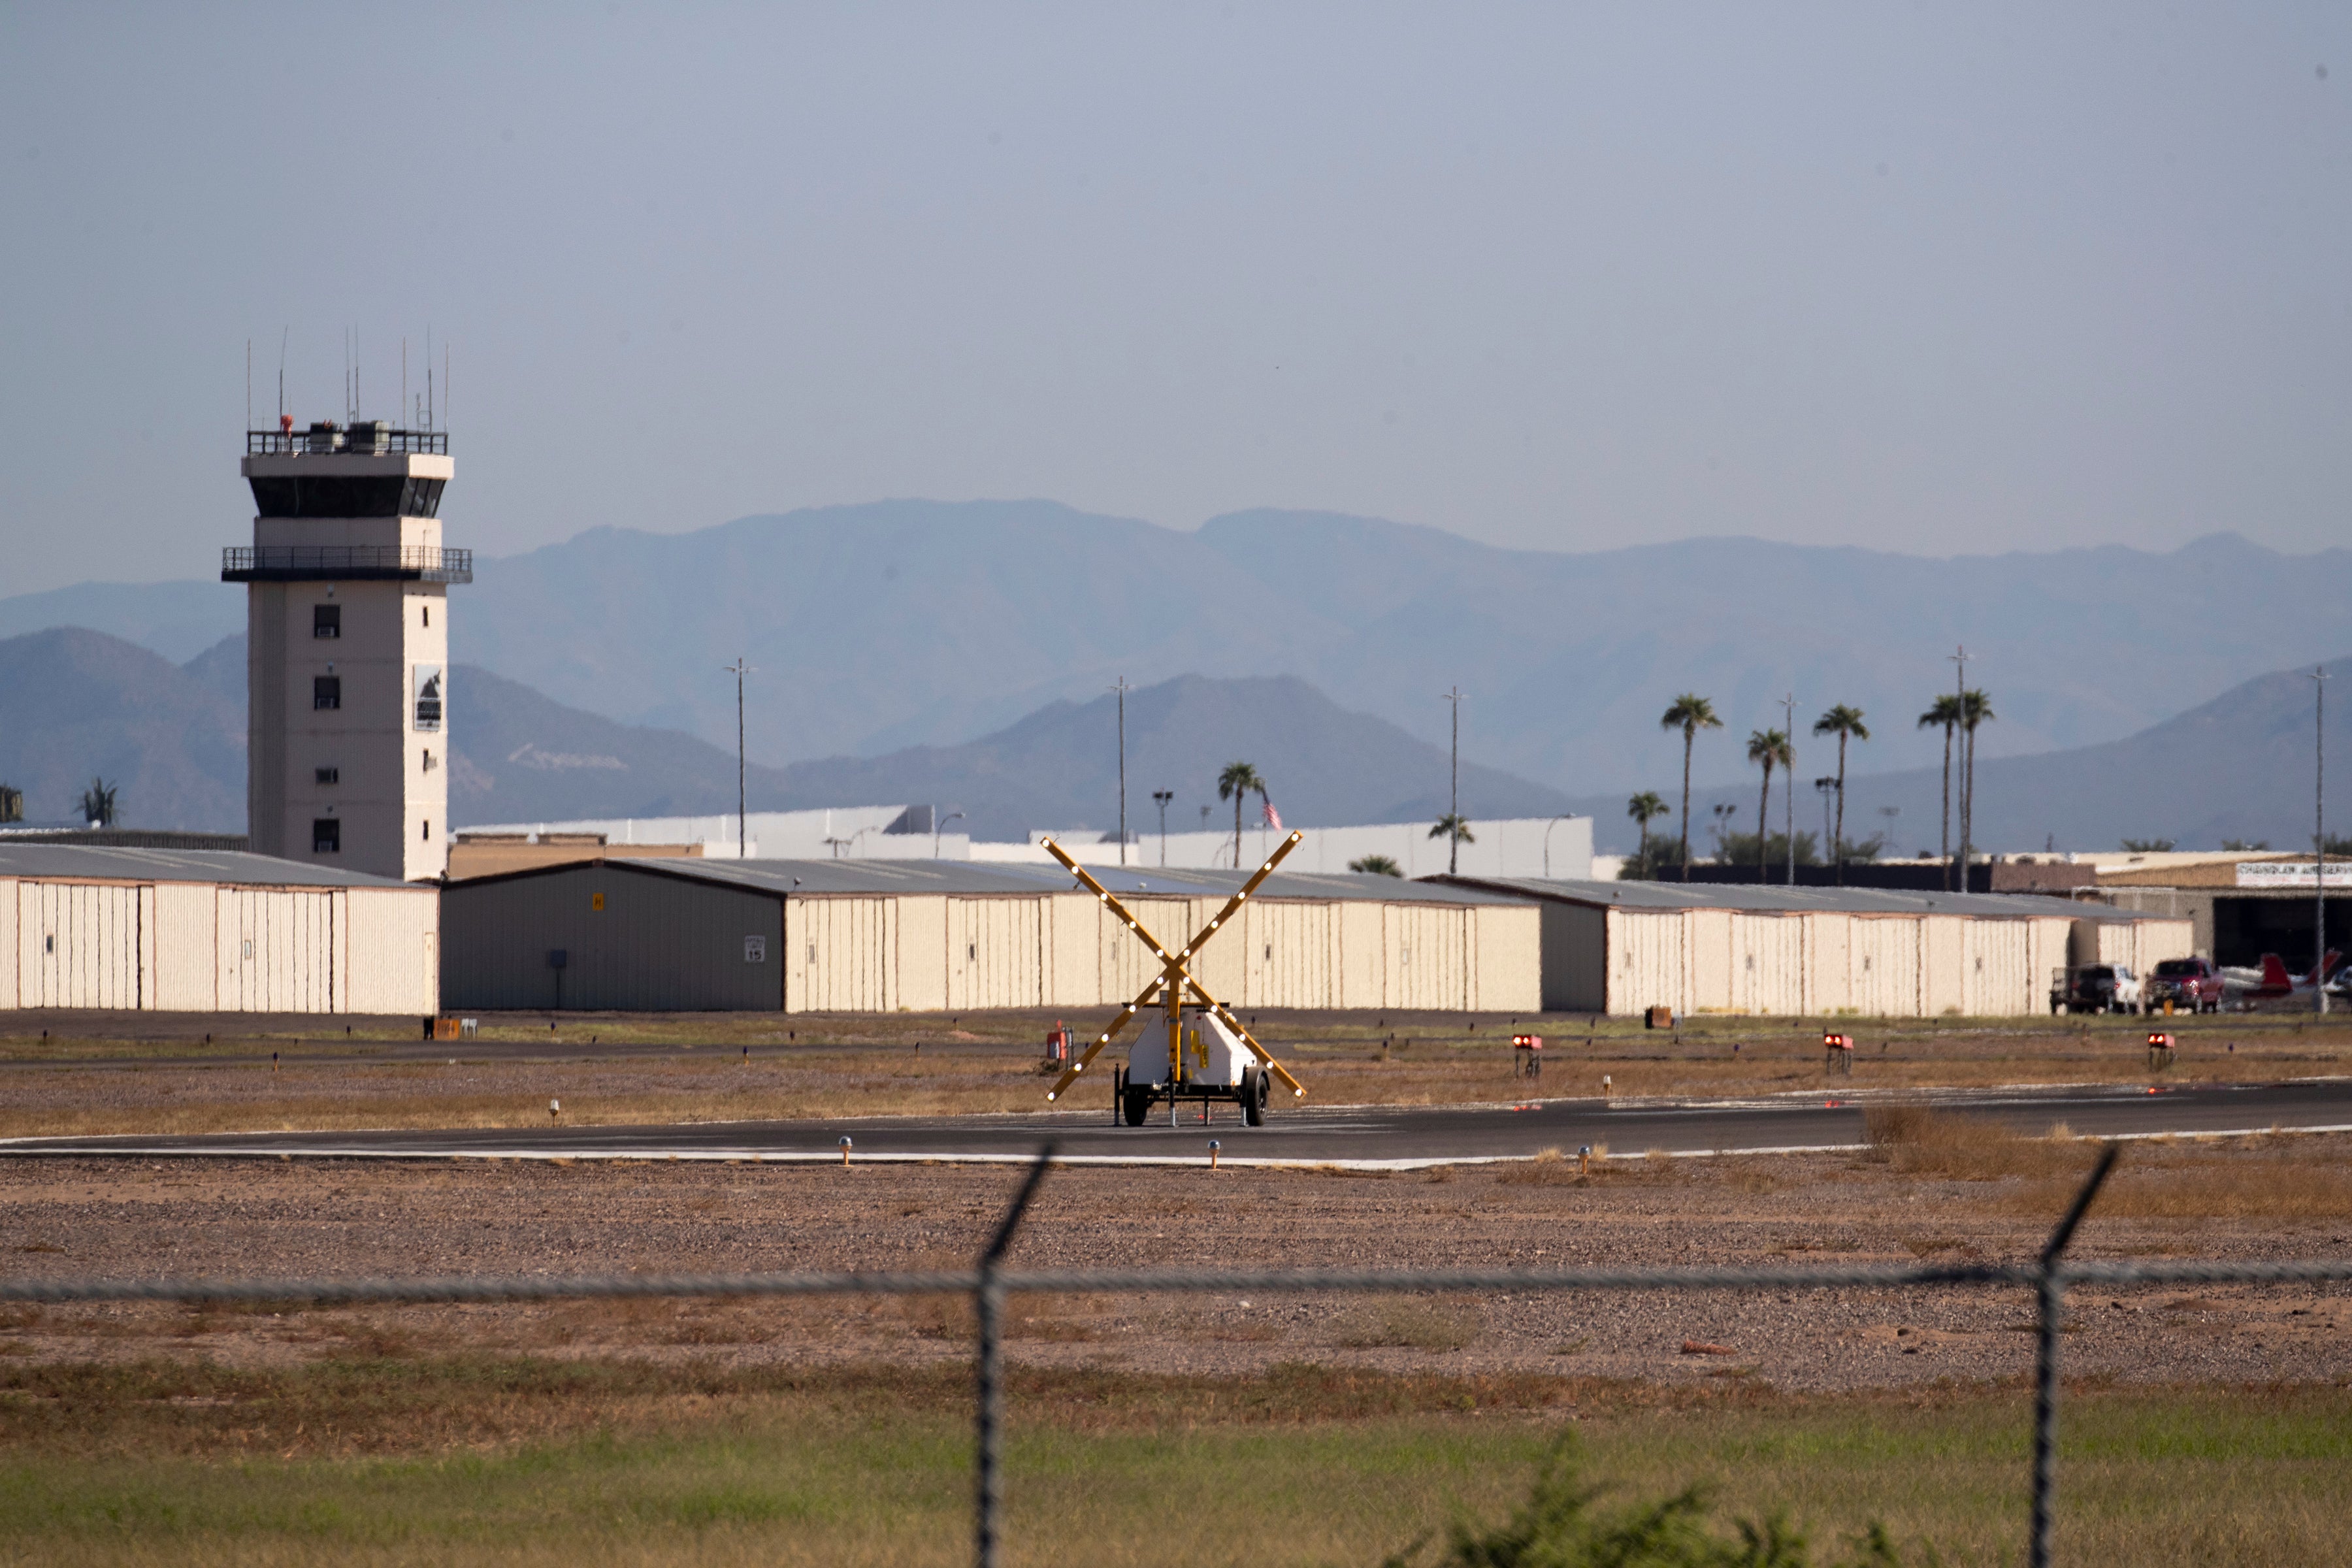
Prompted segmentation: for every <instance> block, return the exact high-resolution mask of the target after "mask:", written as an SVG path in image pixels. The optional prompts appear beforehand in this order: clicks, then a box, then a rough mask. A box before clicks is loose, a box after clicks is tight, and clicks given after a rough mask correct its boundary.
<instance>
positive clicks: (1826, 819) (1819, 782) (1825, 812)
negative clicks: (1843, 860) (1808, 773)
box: [1813, 774, 1837, 853]
mask: <svg viewBox="0 0 2352 1568" xmlns="http://www.w3.org/2000/svg"><path fill="white" fill-rule="evenodd" d="M1813 788H1814V789H1815V790H1817V791H1819V792H1820V794H1821V797H1822V843H1823V844H1829V842H1830V835H1831V834H1832V833H1833V832H1835V831H1836V829H1835V828H1833V827H1832V826H1830V803H1831V801H1832V798H1833V797H1835V795H1837V777H1836V775H1835V774H1832V775H1831V776H1830V777H1828V778H1820V779H1815V780H1814V781H1813ZM1830 848H1831V852H1832V853H1835V851H1836V846H1835V845H1830Z"/></svg>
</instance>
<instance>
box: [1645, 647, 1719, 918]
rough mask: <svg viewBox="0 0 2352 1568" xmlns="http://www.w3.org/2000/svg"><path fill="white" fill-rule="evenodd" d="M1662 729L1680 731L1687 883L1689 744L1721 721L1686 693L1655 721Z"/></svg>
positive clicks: (1697, 697)
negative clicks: (1700, 733) (1681, 739)
mask: <svg viewBox="0 0 2352 1568" xmlns="http://www.w3.org/2000/svg"><path fill="white" fill-rule="evenodd" d="M1658 728H1659V729H1661V730H1680V731H1682V732H1683V880H1684V881H1685V882H1687V881H1689V880H1690V768H1691V745H1692V742H1695V741H1696V740H1697V739H1698V732H1699V731H1701V730H1720V729H1722V728H1723V721H1722V720H1720V719H1718V718H1717V717H1716V716H1715V704H1714V703H1712V702H1710V701H1708V700H1706V698H1704V697H1701V696H1700V695H1699V694H1698V693H1697V692H1696V691H1685V692H1684V693H1683V694H1682V695H1681V696H1680V697H1677V698H1675V700H1674V705H1673V706H1672V707H1670V708H1668V709H1667V710H1665V712H1664V714H1663V715H1661V716H1660V718H1659V720H1658Z"/></svg>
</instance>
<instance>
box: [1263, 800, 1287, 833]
mask: <svg viewBox="0 0 2352 1568" xmlns="http://www.w3.org/2000/svg"><path fill="white" fill-rule="evenodd" d="M1257 810H1258V815H1259V816H1262V817H1264V818H1265V825H1266V826H1268V827H1271V828H1273V829H1274V830H1275V831H1276V833H1279V832H1281V831H1282V813H1280V812H1278V811H1276V810H1275V809H1274V802H1272V801H1270V800H1267V799H1265V797H1264V796H1260V797H1259V799H1258V807H1257Z"/></svg>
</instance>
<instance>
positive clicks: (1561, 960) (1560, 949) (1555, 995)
mask: <svg viewBox="0 0 2352 1568" xmlns="http://www.w3.org/2000/svg"><path fill="white" fill-rule="evenodd" d="M1537 918H1538V921H1539V922H1540V929H1541V937H1540V941H1541V948H1540V953H1539V962H1540V963H1541V966H1542V981H1541V984H1542V992H1543V994H1542V998H1541V1000H1542V1005H1543V1010H1544V1011H1545V1012H1547V1013H1605V1012H1607V1011H1608V1010H1609V962H1608V960H1609V912H1608V911H1607V910H1597V909H1594V908H1593V907H1592V906H1591V905H1590V904H1563V903H1556V902H1547V903H1545V904H1542V905H1540V906H1539V907H1538V911H1537Z"/></svg>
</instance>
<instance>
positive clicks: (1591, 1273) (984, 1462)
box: [0, 1143, 2352, 1568]
mask: <svg viewBox="0 0 2352 1568" xmlns="http://www.w3.org/2000/svg"><path fill="white" fill-rule="evenodd" d="M2116 1152H2117V1146H2116V1145H2115V1144H2112V1143H2111V1144H2109V1145H2107V1147H2106V1148H2105V1151H2104V1152H2102V1153H2101V1154H2100V1157H2099V1162H2098V1163H2097V1165H2096V1166H2095V1167H2094V1168H2093V1169H2092V1172H2091V1174H2090V1176H2089V1178H2088V1179H2087V1180H2086V1181H2085V1182H2084V1184H2083V1187H2082V1190H2081V1191H2080V1192H2078V1193H2077V1194H2075V1196H2074V1204H2073V1205H2072V1206H2071V1207H2069V1208H2068V1210H2067V1212H2066V1215H2065V1217H2064V1218H2063V1219H2062V1220H2061V1221H2060V1222H2059V1223H2058V1226H2057V1228H2056V1229H2054V1230H2053V1231H2052V1232H2051V1234H2050V1237H2049V1239H2048V1240H2047V1242H2045V1243H2044V1245H2043V1247H2042V1252H2041V1254H2040V1256H2039V1257H2037V1258H2035V1259H2034V1260H2033V1261H2032V1262H2031V1263H1989V1264H1966V1265H1958V1266H1948V1267H1915V1268H1900V1267H1888V1266H1885V1265H1880V1264H1863V1265H1853V1266H1849V1267H1844V1268H1559V1269H1506V1268H1450V1269H1423V1270H1394V1269H1370V1268H1046V1269H1034V1270H1024V1271H1013V1270H1008V1269H1006V1268H1004V1267H1003V1263H1004V1256H1005V1253H1006V1251H1007V1249H1009V1248H1010V1247H1011V1246H1012V1244H1013V1237H1014V1235H1015V1233H1016V1232H1017V1231H1018V1230H1019V1228H1020V1225H1021V1220H1022V1217H1023V1215H1025V1214H1026V1213H1027V1212H1028V1208H1029V1204H1030V1201H1031V1200H1032V1199H1033V1198H1034V1197H1035V1196H1036V1195H1037V1188H1038V1186H1039V1185H1040V1184H1042V1183H1043V1182H1044V1181H1045V1174H1046V1173H1047V1171H1048V1170H1049V1169H1050V1168H1051V1167H1052V1165H1053V1162H1054V1153H1055V1151H1054V1147H1053V1146H1052V1145H1051V1144H1048V1145H1046V1146H1045V1148H1043V1149H1041V1150H1039V1151H1038V1153H1037V1157H1036V1158H1035V1160H1034V1161H1033V1162H1032V1163H1030V1165H1029V1167H1028V1169H1027V1172H1026V1173H1025V1174H1024V1177H1023V1179H1022V1183H1021V1186H1020V1190H1019V1191H1018V1192H1016V1193H1015V1194H1013V1202H1012V1203H1011V1204H1010V1205H1008V1206H1007V1207H1006V1209H1005V1212H1004V1215H1003V1218H1002V1219H1001V1220H1000V1221H998V1223H997V1226H996V1229H995V1231H994V1233H993V1234H992V1236H991V1237H990V1238H989V1242H988V1245H987V1247H985V1248H983V1249H982V1252H981V1255H980V1258H979V1259H978V1261H977V1262H976V1263H975V1264H974V1265H973V1267H971V1268H968V1269H934V1270H927V1271H883V1272H877V1273H870V1274H869V1273H864V1272H857V1271H852V1272H848V1273H807V1274H673V1275H610V1274H604V1275H575V1276H572V1277H570V1278H566V1279H548V1278H545V1277H543V1276H542V1277H539V1278H530V1279H525V1278H516V1277H495V1276H493V1277H482V1278H470V1279H469V1278H465V1277H462V1276H461V1277H452V1278H442V1279H190V1280H169V1279H155V1280H144V1279H142V1280H124V1279H0V1301H53V1302H54V1301H179V1302H187V1303H197V1304H200V1303H206V1302H227V1301H284V1302H306V1303H312V1304H319V1305H352V1304H357V1303H362V1302H395V1303H423V1302H438V1301H545V1300H577V1299H583V1298H595V1297H630V1296H672V1297H675V1296H941V1295H957V1296H970V1297H971V1299H972V1303H973V1307H974V1317H975V1322H976V1329H975V1335H974V1338H975V1341H976V1343H975V1346H974V1352H975V1353H974V1357H973V1360H974V1370H975V1373H976V1378H975V1391H976V1395H977V1397H976V1409H975V1412H974V1420H973V1436H974V1445H975V1449H976V1483H975V1487H974V1496H973V1502H972V1545H973V1560H974V1561H975V1562H976V1563H979V1564H980V1565H981V1568H994V1564H995V1563H996V1552H997V1544H998V1538H999V1519H1000V1516H1001V1514H1002V1512H1003V1473H1002V1470H1001V1468H1000V1435H1001V1433H1002V1430H1003V1417H1004V1395H1003V1315H1004V1301H1005V1298H1006V1297H1008V1296H1010V1295H1012V1294H1013V1293H1014V1292H1016V1291H1018V1292H1035V1293H1055V1294H1061V1293H1074V1294H1075V1293H1091V1292H1100V1293H1112V1292H1159V1291H1177V1292H1183V1293H1188V1294H1190V1293H1198V1292H1209V1291H1244V1290H1246V1291H1266V1292H1273V1291H1300V1292H1311V1291H1332V1290H1336V1291H1349V1292H1368V1291H1405V1290H1496V1291H1500V1290H1509V1291H1535V1290H1829V1289H1857V1288H1859V1289H1918V1288H1926V1287H1932V1288H1937V1289H1953V1288H1961V1287H1968V1286H2012V1287H2014V1286H2028V1287H2031V1288H2032V1289H2033V1291H2034V1296H2035V1300H2036V1303H2037V1307H2038V1310H2037V1313H2036V1323H2035V1327H2036V1329H2037V1331H2038V1332H2037V1338H2036V1351H2035V1358H2034V1384H2033V1388H2034V1394H2033V1510H2032V1523H2031V1530H2032V1536H2031V1540H2030V1543H2029V1548H2028V1561H2029V1562H2030V1563H2032V1565H2033V1568H2048V1565H2049V1562H2050V1540H2051V1531H2052V1525H2053V1514H2052V1502H2053V1496H2054V1493H2055V1489H2056V1476H2057V1454H2058V1443H2057V1428H2058V1394H2059V1384H2058V1331H2059V1326H2060V1322H2061V1320H2062V1319H2063V1315H2064V1312H2065V1305H2066V1289H2067V1287H2068V1286H2070V1285H2076V1284H2082V1285H2102V1286H2105V1285H2213V1284H2268V1285H2276V1284H2311V1283H2319V1282H2324V1281H2327V1280H2344V1279H2352V1258H2346V1259H2336V1260H2331V1261H2326V1262H2315V1263H2276V1262H2248V1263H2082V1264H2067V1263H2064V1262H2063V1261H2062V1259H2063V1255H2064V1253H2065V1250H2066V1247H2067V1245H2068V1243H2070V1242H2071V1241H2072V1240H2073V1239H2074V1230H2075V1227H2076V1226H2079V1225H2080V1224H2081V1223H2082V1220H2083V1216H2084V1214H2085V1213H2086V1212H2088V1210H2089V1209H2090V1206H2091V1201H2092V1200H2093V1199H2094V1198H2095V1197H2096V1196H2097V1195H2098V1192H2099V1188H2100V1186H2101V1185H2102V1184H2105V1181H2106V1179H2107V1173H2109V1172H2110V1171H2112V1170H2113V1169H2114V1168H2115V1163H2116Z"/></svg>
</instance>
